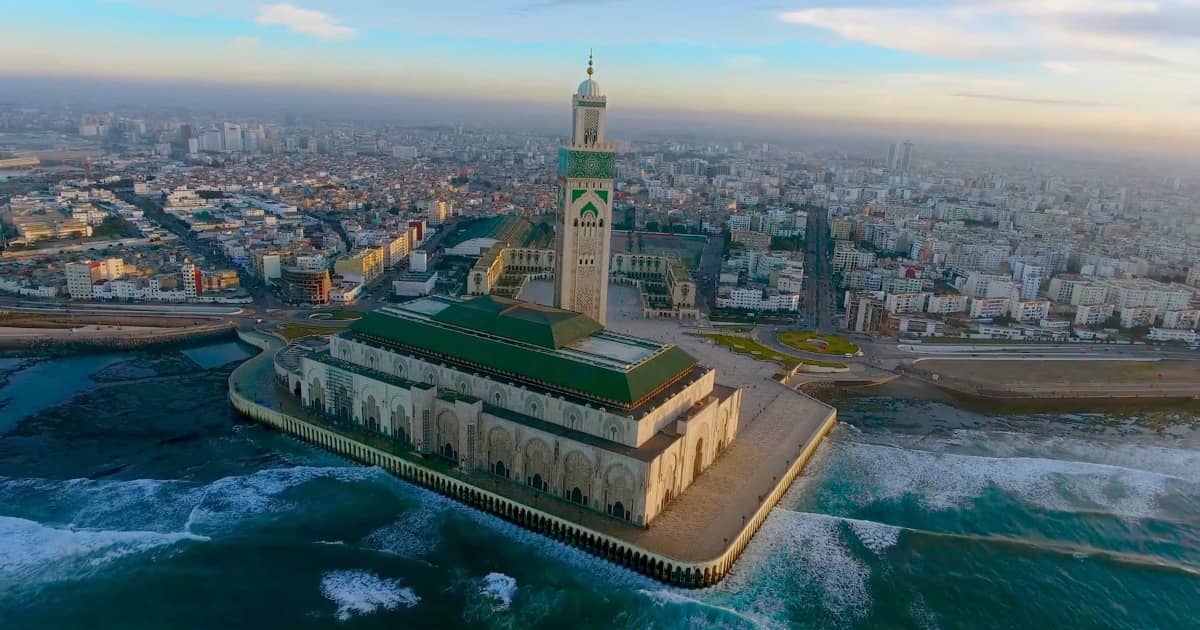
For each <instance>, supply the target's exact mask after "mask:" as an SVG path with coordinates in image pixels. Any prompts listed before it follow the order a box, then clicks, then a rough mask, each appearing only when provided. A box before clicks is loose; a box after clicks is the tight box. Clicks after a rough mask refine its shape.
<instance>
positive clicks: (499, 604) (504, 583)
mask: <svg viewBox="0 0 1200 630" xmlns="http://www.w3.org/2000/svg"><path fill="white" fill-rule="evenodd" d="M479 593H480V594H481V595H483V596H484V597H485V598H487V599H488V600H490V601H491V602H492V610H493V611H494V612H498V611H504V610H508V609H509V608H510V607H511V606H512V602H513V597H515V596H516V594H517V581H516V580H515V579H513V578H511V577H509V576H507V575H504V574H503V573H489V574H487V575H485V576H484V577H483V580H481V581H480V584H479Z"/></svg>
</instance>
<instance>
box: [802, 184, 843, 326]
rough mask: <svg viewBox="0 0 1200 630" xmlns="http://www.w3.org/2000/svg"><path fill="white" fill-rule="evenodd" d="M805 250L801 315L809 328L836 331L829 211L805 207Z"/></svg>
mask: <svg viewBox="0 0 1200 630" xmlns="http://www.w3.org/2000/svg"><path fill="white" fill-rule="evenodd" d="M805 239H806V240H807V241H808V251H807V252H806V253H805V262H804V266H805V268H806V270H805V276H806V278H805V292H804V314H805V318H806V319H807V321H808V323H809V324H810V326H811V327H812V329H813V330H816V331H817V332H823V333H832V332H836V330H835V326H834V321H833V318H834V315H836V313H837V306H836V304H835V300H836V292H835V291H834V289H833V269H832V266H831V264H830V263H831V261H830V254H829V249H830V245H829V240H830V239H829V211H828V210H826V209H825V208H815V207H813V208H809V209H808V226H807V228H806V230H805Z"/></svg>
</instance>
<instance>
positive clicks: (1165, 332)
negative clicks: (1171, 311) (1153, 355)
mask: <svg viewBox="0 0 1200 630" xmlns="http://www.w3.org/2000/svg"><path fill="white" fill-rule="evenodd" d="M1146 338H1147V339H1149V340H1150V341H1164V342H1170V341H1178V342H1181V343H1186V344H1188V345H1195V344H1196V343H1198V342H1200V333H1197V332H1196V331H1194V330H1172V329H1166V328H1151V329H1150V334H1148V335H1146Z"/></svg>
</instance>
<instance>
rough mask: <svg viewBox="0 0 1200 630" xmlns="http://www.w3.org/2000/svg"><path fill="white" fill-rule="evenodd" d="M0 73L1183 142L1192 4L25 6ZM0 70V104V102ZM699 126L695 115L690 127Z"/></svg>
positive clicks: (1093, 0) (1196, 18) (1189, 92)
mask: <svg viewBox="0 0 1200 630" xmlns="http://www.w3.org/2000/svg"><path fill="white" fill-rule="evenodd" d="M8 4H9V6H7V7H5V8H2V9H0V75H4V76H8V77H23V78H31V77H37V78H41V79H46V78H49V79H61V80H62V81H63V82H64V83H65V84H68V85H70V84H71V83H70V82H69V81H68V79H72V78H74V79H78V78H84V79H88V80H116V81H139V82H143V83H145V82H151V83H153V82H162V83H163V84H175V83H179V82H196V83H200V84H205V85H216V86H219V85H240V86H253V87H255V88H260V89H261V88H263V87H275V88H279V89H285V88H286V89H289V90H296V89H305V90H315V91H323V92H335V93H339V94H352V95H363V96H371V97H375V98H381V97H390V96H395V97H396V98H405V97H410V98H422V99H438V98H444V99H448V100H453V101H455V102H458V103H468V104H471V106H474V103H478V108H479V109H480V111H481V113H486V111H487V110H488V108H489V107H519V106H520V105H521V104H529V105H530V106H537V107H544V106H546V105H547V104H555V103H564V104H565V103H569V97H570V94H571V93H572V91H573V90H574V87H575V85H576V84H577V83H578V82H579V81H581V80H582V79H584V78H585V75H584V69H585V67H586V60H587V55H588V51H589V50H592V51H594V54H595V63H596V79H597V80H598V81H600V83H601V85H602V86H603V88H604V91H605V92H606V93H607V94H608V96H609V101H610V108H611V109H615V110H618V111H619V110H620V109H621V108H627V109H628V110H629V111H646V112H660V113H664V115H669V113H671V112H676V113H678V114H679V115H680V116H681V117H682V118H681V119H684V120H689V121H690V120H698V121H708V122H709V123H711V124H719V123H720V121H722V120H735V119H739V118H741V119H753V120H757V121H771V122H770V124H777V125H779V126H781V127H786V126H788V125H790V124H793V123H794V124H800V123H801V122H807V123H808V124H812V123H813V122H814V121H818V122H820V121H827V122H829V123H830V124H837V125H841V126H843V127H847V128H851V127H854V126H856V125H861V126H863V127H864V128H888V129H893V130H896V132H897V133H904V131H905V130H906V129H911V130H913V132H914V133H918V132H932V131H934V130H941V131H942V133H944V134H951V135H953V134H956V133H962V134H966V135H972V136H991V137H995V138H1006V137H1012V138H1028V139H1031V140H1036V139H1042V140H1043V141H1046V140H1047V139H1052V140H1053V141H1055V142H1057V141H1059V140H1062V141H1064V142H1074V143H1079V144H1082V145H1096V146H1099V145H1104V146H1108V147H1121V146H1131V147H1133V146H1136V147H1142V148H1145V147H1159V148H1164V149H1166V150H1171V151H1174V150H1178V151H1180V152H1185V151H1190V152H1195V151H1196V150H1197V149H1200V0H770V1H768V2H759V1H758V0H734V1H730V0H437V1H429V0H424V1H418V2H413V1H409V0H392V1H389V2H366V1H363V0H336V1H326V0H294V2H280V3H271V2H267V3H262V4H257V3H255V2H253V1H249V2H247V1H245V0H70V1H66V0H38V1H37V2H20V3H16V2H14V3H8ZM4 96H5V95H4V87H3V83H2V82H0V97H4ZM701 124H705V123H701Z"/></svg>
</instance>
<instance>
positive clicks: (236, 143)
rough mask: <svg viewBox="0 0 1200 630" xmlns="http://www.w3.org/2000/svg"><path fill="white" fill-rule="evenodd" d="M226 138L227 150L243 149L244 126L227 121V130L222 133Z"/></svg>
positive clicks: (224, 138) (225, 145)
mask: <svg viewBox="0 0 1200 630" xmlns="http://www.w3.org/2000/svg"><path fill="white" fill-rule="evenodd" d="M222 138H223V140H224V148H225V150H226V151H241V150H242V127H241V125H238V124H236V123H225V130H224V133H223V134H222Z"/></svg>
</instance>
